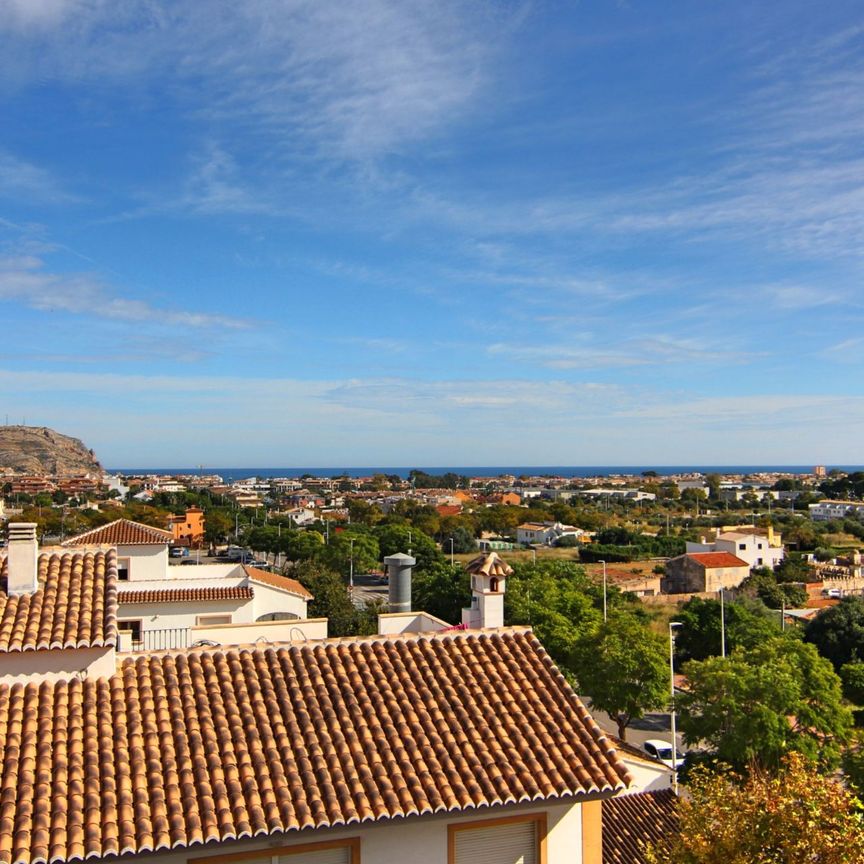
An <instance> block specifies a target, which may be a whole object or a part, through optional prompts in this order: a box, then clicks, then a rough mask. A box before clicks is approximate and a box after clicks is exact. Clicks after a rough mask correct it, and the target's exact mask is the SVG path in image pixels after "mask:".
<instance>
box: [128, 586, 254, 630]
mask: <svg viewBox="0 0 864 864" xmlns="http://www.w3.org/2000/svg"><path fill="white" fill-rule="evenodd" d="M252 612H253V609H252V601H251V600H205V601H198V602H195V603H187V602H185V601H184V602H182V603H178V602H174V603H124V602H123V594H122V593H120V594H118V604H117V619H118V621H141V629H142V630H144V631H146V630H174V629H181V628H189V627H194V626H195V625H196V624H197V617H198V616H199V615H231V623H232V624H244V623H248V622H251V621H253V620H254V618H253V617H252Z"/></svg>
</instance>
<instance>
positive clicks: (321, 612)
mask: <svg viewBox="0 0 864 864" xmlns="http://www.w3.org/2000/svg"><path fill="white" fill-rule="evenodd" d="M293 575H294V576H295V577H296V578H297V579H298V580H299V581H300V583H301V584H302V585H304V586H305V587H306V588H308V589H309V591H311V592H312V598H313V599H312V600H310V601H309V609H308V613H309V617H310V618H326V619H327V629H328V633H329V635H330V636H354V635H356V634H357V630H358V612H357V609H356V608H355V606H354V604H353V603H352V602H351V597H350V596H349V594H348V586H347V585H346V584H345V580H344V579H343V578H342V577H341V576H340V575H339V574H338V573H336V572H335V571H334V570H329V569H328V568H326V567H322V566H321V565H320V564H317V563H315V562H312V561H304V562H302V563H301V564H299V565H298V566H297V567H295V568H294V571H293Z"/></svg>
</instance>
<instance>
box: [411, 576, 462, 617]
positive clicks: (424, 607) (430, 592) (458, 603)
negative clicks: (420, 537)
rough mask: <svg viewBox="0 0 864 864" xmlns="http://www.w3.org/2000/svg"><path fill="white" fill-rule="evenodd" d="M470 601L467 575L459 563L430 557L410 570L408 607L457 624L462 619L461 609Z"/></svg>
mask: <svg viewBox="0 0 864 864" xmlns="http://www.w3.org/2000/svg"><path fill="white" fill-rule="evenodd" d="M470 605H471V585H470V577H469V575H468V573H467V572H466V571H465V570H463V569H462V568H461V567H459V566H456V567H451V566H450V565H449V564H448V563H445V562H444V561H441V560H433V561H431V562H430V563H428V564H427V565H426V566H425V567H423V568H422V569H419V568H418V569H417V570H415V571H414V574H413V576H412V579H411V606H412V608H414V609H417V610H420V611H423V612H428V613H429V614H430V615H434V616H435V617H436V618H440V619H441V620H442V621H447V622H448V623H450V624H458V623H459V622H460V621H461V620H462V610H463V609H465V608H467V607H468V606H470Z"/></svg>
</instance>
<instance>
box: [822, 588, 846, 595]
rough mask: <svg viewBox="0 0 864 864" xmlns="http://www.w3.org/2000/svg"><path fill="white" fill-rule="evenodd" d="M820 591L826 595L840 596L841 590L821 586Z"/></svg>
mask: <svg viewBox="0 0 864 864" xmlns="http://www.w3.org/2000/svg"><path fill="white" fill-rule="evenodd" d="M822 593H823V594H824V595H825V596H826V597H842V596H843V591H842V590H841V589H840V588H823V589H822Z"/></svg>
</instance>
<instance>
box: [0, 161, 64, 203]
mask: <svg viewBox="0 0 864 864" xmlns="http://www.w3.org/2000/svg"><path fill="white" fill-rule="evenodd" d="M4 198H5V199H13V200H19V201H26V202H28V203H32V202H36V203H38V204H68V203H70V202H72V201H75V200H77V198H76V196H74V195H72V194H71V193H70V192H68V191H66V190H65V189H63V188H62V186H61V184H60V183H58V181H57V180H56V179H55V178H54V177H52V175H51V174H50V172H48V171H46V170H45V169H44V168H41V167H39V166H38V165H34V164H33V163H32V162H26V161H25V160H23V159H19V158H18V157H16V156H14V155H13V154H11V153H8V152H6V151H4V150H0V199H4Z"/></svg>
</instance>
